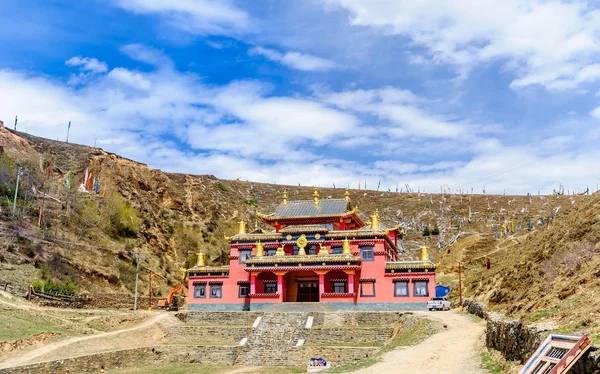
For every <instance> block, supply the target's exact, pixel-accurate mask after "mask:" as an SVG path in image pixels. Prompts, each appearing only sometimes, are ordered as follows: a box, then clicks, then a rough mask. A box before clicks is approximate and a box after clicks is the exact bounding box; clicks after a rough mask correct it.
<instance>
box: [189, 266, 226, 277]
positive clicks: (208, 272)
mask: <svg viewBox="0 0 600 374" xmlns="http://www.w3.org/2000/svg"><path fill="white" fill-rule="evenodd" d="M187 273H188V275H189V276H190V277H219V276H228V275H229V265H225V266H194V267H193V268H190V269H188V270H187Z"/></svg>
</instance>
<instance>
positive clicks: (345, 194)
mask: <svg viewBox="0 0 600 374" xmlns="http://www.w3.org/2000/svg"><path fill="white" fill-rule="evenodd" d="M344 199H346V202H347V203H349V202H350V190H349V189H348V188H346V192H344Z"/></svg>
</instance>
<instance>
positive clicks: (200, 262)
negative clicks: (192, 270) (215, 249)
mask: <svg viewBox="0 0 600 374" xmlns="http://www.w3.org/2000/svg"><path fill="white" fill-rule="evenodd" d="M196 266H198V267H204V266H206V264H205V263H204V253H202V252H198V262H197V263H196Z"/></svg>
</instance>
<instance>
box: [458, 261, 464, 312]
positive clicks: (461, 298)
mask: <svg viewBox="0 0 600 374" xmlns="http://www.w3.org/2000/svg"><path fill="white" fill-rule="evenodd" d="M458 288H459V290H460V291H459V292H460V306H459V309H460V310H462V308H463V289H462V268H461V266H460V261H459V262H458Z"/></svg>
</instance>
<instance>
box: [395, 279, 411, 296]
mask: <svg viewBox="0 0 600 374" xmlns="http://www.w3.org/2000/svg"><path fill="white" fill-rule="evenodd" d="M394 296H395V297H408V281H399V282H394Z"/></svg>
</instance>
